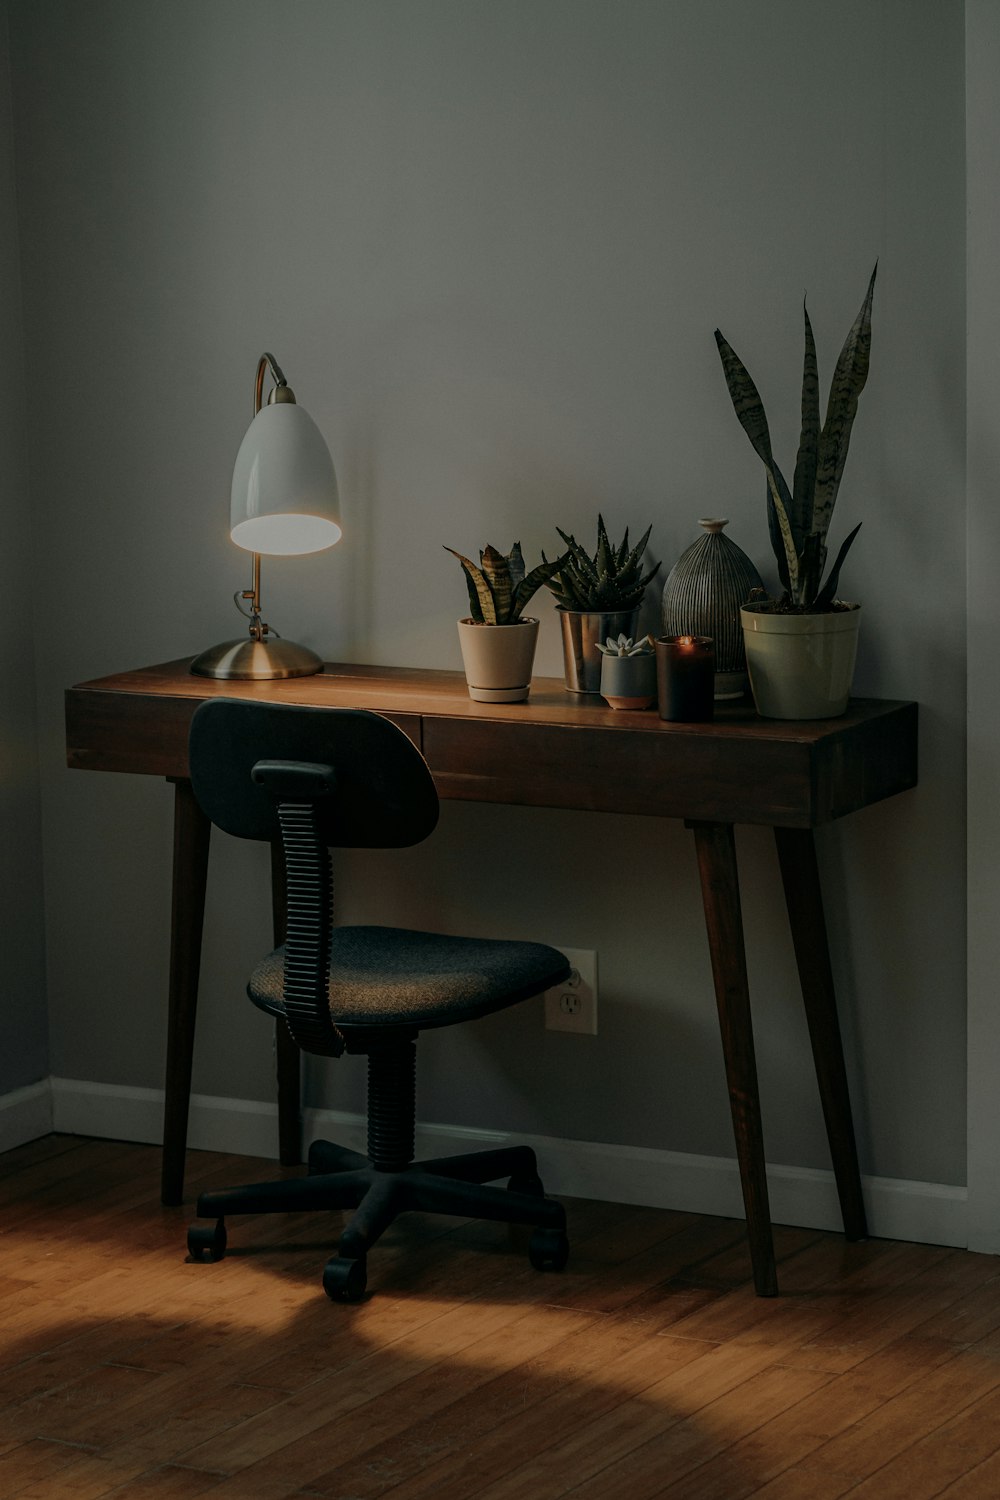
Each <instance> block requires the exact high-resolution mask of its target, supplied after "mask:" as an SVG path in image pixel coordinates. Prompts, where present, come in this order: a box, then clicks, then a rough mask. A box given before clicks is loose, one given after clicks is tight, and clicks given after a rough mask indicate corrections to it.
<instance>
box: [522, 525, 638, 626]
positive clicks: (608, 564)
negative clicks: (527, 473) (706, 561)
mask: <svg viewBox="0 0 1000 1500" xmlns="http://www.w3.org/2000/svg"><path fill="white" fill-rule="evenodd" d="M652 529H653V528H652V526H648V527H647V528H646V532H645V535H644V536H643V538H642V540H641V542H639V543H638V545H637V546H635V547H632V548H631V549H630V548H629V544H628V527H626V528H625V535H624V537H623V538H622V540H621V543H620V545H619V546H617V547H613V546H612V544H611V541H610V540H609V538H608V532H607V527H606V526H605V524H604V517H603V516H598V518H597V551H596V552H595V553H594V555H593V557H591V556H590V554H589V553H588V552H586V551H585V550H584V548H583V547H581V546H580V544H579V542H578V541H577V540H576V538H575V537H573V536H567V534H566V532H565V531H562V530H560V528H559V527H558V526H557V527H556V530H557V531H558V532H559V535H560V536H561V537H562V539H563V541H564V542H565V543H566V547H567V549H568V550H567V552H566V553H565V554H564V556H563V557H562V558H560V560H559V563H558V566H556V567H555V568H554V570H553V576H552V577H551V578H550V579H549V580H548V585H549V588H550V589H551V590H552V593H553V594H554V595H555V597H556V603H557V604H558V605H559V607H560V609H573V610H588V611H599V610H600V611H606V612H608V613H613V612H615V611H617V610H626V609H635V607H636V605H637V604H641V603H642V596H643V594H644V593H645V592H646V585H647V584H648V583H649V582H650V580H651V579H653V578H655V577H656V575H657V573H658V572H659V570H660V564H659V563H657V564H656V567H655V568H653V569H652V570H651V571H650V572H649V573H647V574H646V575H645V577H643V576H642V554H643V553H644V552H645V550H646V543H647V542H648V541H649V533H650V532H651V531H652ZM542 559H543V561H545V553H544V552H543V553H542Z"/></svg>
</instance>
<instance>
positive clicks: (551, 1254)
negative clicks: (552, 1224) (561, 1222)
mask: <svg viewBox="0 0 1000 1500" xmlns="http://www.w3.org/2000/svg"><path fill="white" fill-rule="evenodd" d="M528 1259H529V1260H530V1261H531V1264H532V1265H533V1266H534V1268H535V1270H536V1271H561V1270H562V1268H563V1266H564V1265H565V1264H566V1262H567V1260H569V1239H568V1237H567V1235H566V1232H565V1230H563V1229H536V1230H535V1232H534V1234H533V1235H532V1236H531V1241H530V1243H529V1245H528Z"/></svg>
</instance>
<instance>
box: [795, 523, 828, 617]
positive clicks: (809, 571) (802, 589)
mask: <svg viewBox="0 0 1000 1500" xmlns="http://www.w3.org/2000/svg"><path fill="white" fill-rule="evenodd" d="M825 567H826V541H825V539H824V538H823V537H822V536H821V535H820V533H819V532H818V531H811V532H810V533H809V535H808V536H807V537H806V540H805V546H804V547H803V548H802V551H801V552H800V554H799V594H798V600H797V603H799V604H804V605H806V606H807V607H808V606H812V605H813V604H814V603H815V599H816V595H817V594H818V593H819V583H820V579H821V578H822V577H823V569H824V568H825Z"/></svg>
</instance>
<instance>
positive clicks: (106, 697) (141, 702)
mask: <svg viewBox="0 0 1000 1500" xmlns="http://www.w3.org/2000/svg"><path fill="white" fill-rule="evenodd" d="M227 696H229V697H238V696H239V695H238V694H237V693H233V691H232V689H231V688H230V689H229V691H228V693H227ZM202 701H203V700H202V698H200V697H184V698H180V697H178V698H171V697H167V696H166V695H162V696H161V695H159V694H148V695H140V694H137V693H113V692H100V691H94V690H92V689H86V690H79V689H74V688H71V689H70V690H69V691H68V692H67V694H66V760H67V764H68V765H69V766H71V767H73V768H75V769H77V770H82V771H136V772H139V773H141V774H145V775H147V776H179V777H186V776H187V774H188V733H189V731H190V728H191V719H192V717H193V715H194V711H195V709H196V708H197V707H198V705H199V703H200V702H202ZM383 717H384V718H386V719H390V720H391V721H392V722H393V724H396V725H398V727H399V728H400V729H402V731H403V733H404V734H405V735H407V737H408V738H409V739H411V740H412V741H413V743H414V744H415V745H416V747H417V749H418V750H419V749H420V748H421V744H420V717H419V715H417V714H384V715H383Z"/></svg>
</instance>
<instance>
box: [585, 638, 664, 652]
mask: <svg viewBox="0 0 1000 1500" xmlns="http://www.w3.org/2000/svg"><path fill="white" fill-rule="evenodd" d="M594 645H595V646H596V647H597V649H598V651H600V652H601V653H602V655H604V656H652V654H653V637H652V636H651V635H644V636H640V638H639V640H637V641H634V640H633V639H632V637H631V636H630V635H620V636H619V637H618V639H617V640H613V639H612V637H611V636H610V635H609V636H608V638H607V641H606V642H605V643H604V645H603V646H602V645H601V642H600V641H595V642H594Z"/></svg>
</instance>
